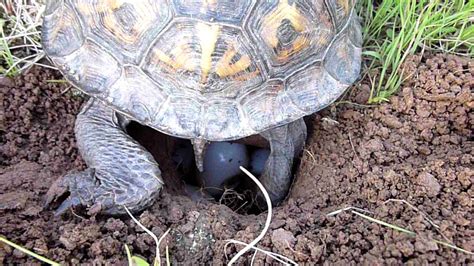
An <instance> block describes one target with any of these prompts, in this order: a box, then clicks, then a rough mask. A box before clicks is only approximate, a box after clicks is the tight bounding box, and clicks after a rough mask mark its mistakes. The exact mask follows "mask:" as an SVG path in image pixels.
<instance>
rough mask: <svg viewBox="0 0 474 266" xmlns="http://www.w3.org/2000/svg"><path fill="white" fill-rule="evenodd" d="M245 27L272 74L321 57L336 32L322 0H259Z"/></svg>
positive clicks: (286, 72) (299, 66)
mask: <svg viewBox="0 0 474 266" xmlns="http://www.w3.org/2000/svg"><path fill="white" fill-rule="evenodd" d="M246 29H247V31H248V32H249V33H250V35H251V36H252V38H253V39H255V43H256V44H257V45H258V47H259V49H260V51H261V53H260V54H261V55H262V56H263V58H264V61H265V62H266V63H267V64H268V66H269V69H270V74H271V75H272V76H274V77H277V76H278V77H285V76H286V75H288V74H289V73H291V72H292V71H294V70H296V69H298V68H301V66H302V65H305V64H308V63H310V61H317V60H321V59H322V57H323V55H324V52H325V50H326V48H327V47H328V46H329V44H330V42H331V40H332V38H333V37H334V35H335V29H334V25H333V22H332V20H331V16H330V14H329V12H328V10H327V8H326V5H325V4H324V2H323V1H291V0H281V1H259V2H258V4H257V6H256V7H255V8H254V10H253V13H252V15H251V16H250V19H249V21H248V23H247V25H246Z"/></svg>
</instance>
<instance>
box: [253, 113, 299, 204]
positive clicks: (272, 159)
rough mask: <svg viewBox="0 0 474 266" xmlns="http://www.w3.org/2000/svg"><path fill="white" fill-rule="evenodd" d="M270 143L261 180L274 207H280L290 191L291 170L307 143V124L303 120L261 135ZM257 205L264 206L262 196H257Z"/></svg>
mask: <svg viewBox="0 0 474 266" xmlns="http://www.w3.org/2000/svg"><path fill="white" fill-rule="evenodd" d="M260 135H261V136H262V137H264V138H265V139H266V140H267V141H268V142H269V143H270V149H271V151H270V156H269V157H268V160H267V162H266V163H265V168H264V170H263V173H262V175H261V176H260V178H259V180H260V182H261V183H262V184H263V186H264V187H265V188H266V190H267V192H268V194H269V196H270V199H271V201H272V205H278V204H279V203H280V202H281V201H283V199H284V198H285V197H286V195H287V193H288V190H289V189H290V185H291V181H292V175H291V170H292V167H293V162H294V159H295V157H297V156H299V155H300V153H301V151H302V150H303V147H304V143H305V141H306V135H307V133H306V124H305V123H304V121H303V119H299V120H296V121H294V122H292V123H289V124H286V125H284V126H280V127H277V128H273V129H270V130H267V131H265V132H263V133H261V134H260ZM257 195H258V196H257V204H258V205H259V206H266V205H263V198H262V194H261V193H258V194H257Z"/></svg>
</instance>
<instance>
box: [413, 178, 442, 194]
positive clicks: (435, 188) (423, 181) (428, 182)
mask: <svg viewBox="0 0 474 266" xmlns="http://www.w3.org/2000/svg"><path fill="white" fill-rule="evenodd" d="M417 182H418V184H419V185H421V186H423V187H425V188H426V193H427V194H428V196H430V197H434V196H436V195H438V194H439V191H440V190H441V185H440V184H439V182H438V180H437V179H436V178H435V177H434V176H433V175H432V174H430V173H427V172H423V173H421V174H419V175H418V177H417Z"/></svg>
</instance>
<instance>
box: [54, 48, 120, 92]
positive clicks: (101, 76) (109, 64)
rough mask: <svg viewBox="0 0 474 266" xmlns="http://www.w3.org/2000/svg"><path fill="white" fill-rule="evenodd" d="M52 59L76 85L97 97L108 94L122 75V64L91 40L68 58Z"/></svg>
mask: <svg viewBox="0 0 474 266" xmlns="http://www.w3.org/2000/svg"><path fill="white" fill-rule="evenodd" d="M52 59H53V61H54V62H55V63H56V64H57V65H58V67H59V69H60V70H61V71H62V72H63V74H65V75H66V76H67V77H68V79H69V80H70V81H71V82H72V83H73V84H74V85H76V86H77V87H79V88H80V89H81V90H83V91H84V92H86V93H88V94H92V95H95V96H97V95H102V94H104V93H107V92H108V90H109V89H110V86H111V85H112V84H114V83H115V81H117V80H118V79H119V77H120V76H121V73H122V66H121V64H120V63H119V62H118V61H117V60H116V59H115V58H114V57H113V56H112V55H111V54H110V53H108V52H107V51H105V50H104V49H103V48H102V47H101V46H99V45H98V44H96V43H95V42H93V41H91V40H86V41H85V43H84V45H82V46H81V48H79V49H78V50H77V51H75V52H74V53H72V54H70V55H68V56H65V57H53V58H52ZM91 59H93V60H91Z"/></svg>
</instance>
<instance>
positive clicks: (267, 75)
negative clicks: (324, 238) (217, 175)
mask: <svg viewBox="0 0 474 266" xmlns="http://www.w3.org/2000/svg"><path fill="white" fill-rule="evenodd" d="M354 5H355V0H313V1H309V0H308V1H306V0H293V1H292V0H280V1H276V0H274V1H258V0H252V1H250V0H245V1H242V0H241V1H239V0H233V1H230V0H193V1H185V0H51V1H49V2H48V3H47V7H46V12H45V17H44V25H43V44H44V49H45V51H46V53H47V55H48V56H49V57H50V58H51V59H52V61H53V62H54V63H55V64H56V65H57V66H58V68H59V69H60V70H61V71H62V73H63V74H64V75H65V77H66V78H67V79H68V80H69V81H70V82H71V83H72V84H73V85H75V86H76V87H77V88H79V89H80V90H82V91H83V92H85V93H87V94H88V95H90V96H92V98H91V100H90V101H89V102H88V103H87V104H86V105H85V107H84V108H83V110H82V112H81V114H79V117H78V119H77V122H76V128H75V130H76V137H77V141H78V146H79V150H80V152H81V154H82V155H83V157H84V159H85V160H86V163H87V164H88V166H89V167H90V169H89V170H87V171H85V172H81V173H75V174H69V175H66V176H65V177H64V178H62V179H61V180H59V181H58V183H57V184H56V185H57V186H59V187H61V188H62V189H63V190H64V191H66V190H69V192H70V196H69V198H68V199H67V200H65V201H64V202H63V204H62V205H61V206H60V208H59V211H64V210H65V209H67V208H68V207H69V206H73V205H79V204H81V205H85V206H87V207H94V209H100V210H101V211H103V212H105V213H110V214H116V213H122V212H123V211H124V210H123V208H122V205H125V206H127V207H128V208H130V209H132V210H133V211H138V210H141V209H143V208H144V207H146V206H148V205H149V204H151V203H152V201H153V199H154V198H156V195H157V194H158V191H159V190H160V188H161V186H162V180H161V177H160V171H159V168H158V165H157V163H156V162H155V161H154V160H153V157H151V155H150V154H149V153H148V152H147V151H146V150H145V149H144V148H143V147H141V146H140V145H139V144H138V143H137V142H135V141H134V140H133V139H132V138H130V137H129V136H128V135H127V134H126V131H125V126H126V125H127V123H129V121H131V120H134V121H137V122H139V123H141V124H143V125H147V126H149V127H152V128H154V129H156V130H158V131H161V132H164V133H166V134H169V135H172V136H177V137H181V138H188V139H191V140H192V141H193V144H195V154H196V159H197V163H198V167H199V168H200V170H202V156H203V152H204V149H205V144H206V143H207V142H208V141H224V140H236V139H240V138H243V137H246V136H250V135H255V134H261V135H262V136H263V137H264V138H266V139H267V140H268V142H269V143H270V147H271V154H270V157H269V159H268V161H267V164H266V167H265V170H264V173H263V174H262V176H261V177H260V179H261V181H262V183H263V184H264V186H265V187H266V188H267V190H268V191H269V193H270V195H271V198H272V201H273V203H275V204H276V203H278V202H280V201H281V200H282V199H283V198H284V196H285V195H286V193H287V191H288V188H289V185H290V182H291V166H292V164H293V160H294V157H295V156H297V155H298V154H299V153H300V151H301V150H302V148H303V145H304V141H305V138H306V127H305V125H304V122H303V121H302V119H301V118H302V117H303V116H305V115H308V114H311V113H314V112H316V111H318V110H320V109H322V108H324V107H325V106H327V105H328V104H330V103H331V102H333V101H334V100H335V99H337V97H339V96H340V95H341V94H342V92H344V90H345V89H346V88H347V87H348V86H349V85H350V84H351V83H352V82H354V80H355V79H356V78H357V77H358V75H359V69H360V61H361V48H360V47H361V31H360V25H359V23H358V21H357V17H356V14H355V11H354ZM49 196H50V197H49V199H48V202H50V201H52V200H54V199H55V196H57V195H55V194H54V193H51V194H50V195H49Z"/></svg>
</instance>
